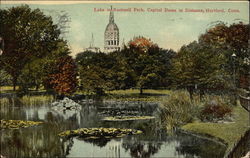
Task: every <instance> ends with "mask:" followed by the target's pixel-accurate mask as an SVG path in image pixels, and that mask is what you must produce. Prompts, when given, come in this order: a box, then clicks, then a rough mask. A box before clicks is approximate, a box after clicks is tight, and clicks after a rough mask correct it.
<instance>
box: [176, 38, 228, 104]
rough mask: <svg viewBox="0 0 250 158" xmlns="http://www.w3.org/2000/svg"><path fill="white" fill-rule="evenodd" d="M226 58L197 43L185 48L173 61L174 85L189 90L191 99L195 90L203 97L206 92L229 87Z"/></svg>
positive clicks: (214, 50)
mask: <svg viewBox="0 0 250 158" xmlns="http://www.w3.org/2000/svg"><path fill="white" fill-rule="evenodd" d="M224 58H225V57H224V55H223V54H219V53H217V51H216V49H213V48H211V47H208V46H204V45H202V44H199V43H197V42H192V43H190V44H189V45H187V46H183V47H182V48H181V49H180V51H179V52H178V53H177V56H176V57H175V58H174V59H173V69H172V70H171V74H172V80H173V83H174V84H173V85H174V86H175V87H177V88H187V90H188V91H189V93H190V98H191V99H192V97H193V93H194V90H195V88H197V89H198V90H200V94H201V95H202V94H203V93H204V91H205V90H209V89H210V90H213V89H218V88H219V89H222V88H225V87H227V84H226V80H227V73H226V72H225V71H224V70H223V69H222V68H223V64H224V62H225V59H224Z"/></svg>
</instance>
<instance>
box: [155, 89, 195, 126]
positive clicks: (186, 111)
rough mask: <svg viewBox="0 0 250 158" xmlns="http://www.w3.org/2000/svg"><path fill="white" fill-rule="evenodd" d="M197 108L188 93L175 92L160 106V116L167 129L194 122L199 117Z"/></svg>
mask: <svg viewBox="0 0 250 158" xmlns="http://www.w3.org/2000/svg"><path fill="white" fill-rule="evenodd" d="M197 109H198V108H197V106H195V105H194V104H193V103H192V101H191V100H190V97H189V94H188V93H187V92H186V91H174V92H172V93H171V94H170V96H169V97H167V98H166V99H165V100H163V101H162V102H161V104H160V116H161V120H162V121H163V123H164V124H166V125H167V129H173V128H174V127H178V126H180V125H182V124H186V123H189V122H192V121H193V119H194V118H195V117H196V116H197Z"/></svg>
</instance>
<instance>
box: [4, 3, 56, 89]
mask: <svg viewBox="0 0 250 158" xmlns="http://www.w3.org/2000/svg"><path fill="white" fill-rule="evenodd" d="M0 21H1V25H0V35H1V37H2V38H3V39H4V44H5V45H4V50H3V54H2V56H1V58H2V59H1V65H4V69H5V70H6V72H8V73H9V74H10V75H11V76H12V82H13V87H14V90H15V87H16V84H17V79H18V77H19V75H20V74H21V72H22V69H23V68H24V66H25V65H26V64H27V63H28V62H29V61H30V60H31V59H32V58H33V57H37V58H42V57H44V56H46V55H47V54H49V53H50V52H51V51H53V50H54V48H55V46H56V45H57V42H58V40H59V35H60V30H59V29H58V28H57V26H56V25H54V24H53V21H52V18H51V17H48V16H45V15H44V14H43V13H42V12H41V11H40V10H39V9H35V10H31V9H30V8H29V7H28V6H27V5H22V6H17V7H11V8H9V9H7V10H3V9H1V10H0Z"/></svg>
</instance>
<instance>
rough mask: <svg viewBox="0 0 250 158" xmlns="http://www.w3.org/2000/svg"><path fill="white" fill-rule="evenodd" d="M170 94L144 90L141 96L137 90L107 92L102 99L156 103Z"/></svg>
mask: <svg viewBox="0 0 250 158" xmlns="http://www.w3.org/2000/svg"><path fill="white" fill-rule="evenodd" d="M170 93H171V91H170V90H155V89H144V90H143V94H142V95H141V94H140V90H139V89H126V90H113V91H107V92H106V94H107V95H106V96H105V97H104V98H105V99H112V100H119V101H146V102H158V101H160V100H161V98H162V97H165V96H166V95H168V94H170Z"/></svg>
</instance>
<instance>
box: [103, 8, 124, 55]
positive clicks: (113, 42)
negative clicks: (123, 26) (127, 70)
mask: <svg viewBox="0 0 250 158" xmlns="http://www.w3.org/2000/svg"><path fill="white" fill-rule="evenodd" d="M117 50H120V47H119V28H118V26H117V25H116V24H115V21H114V13H113V11H112V7H111V11H110V15H109V23H108V25H107V26H106V30H105V33H104V51H105V52H107V53H108V52H113V51H117Z"/></svg>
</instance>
